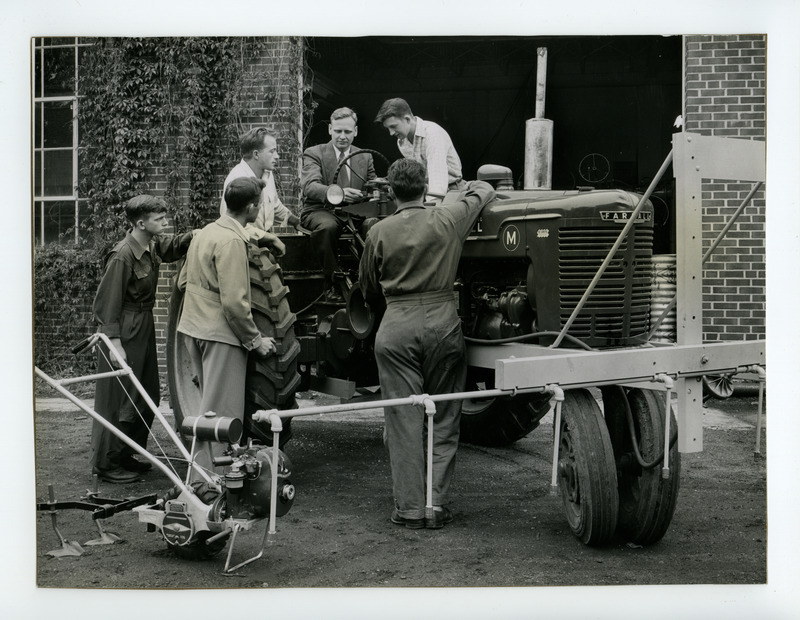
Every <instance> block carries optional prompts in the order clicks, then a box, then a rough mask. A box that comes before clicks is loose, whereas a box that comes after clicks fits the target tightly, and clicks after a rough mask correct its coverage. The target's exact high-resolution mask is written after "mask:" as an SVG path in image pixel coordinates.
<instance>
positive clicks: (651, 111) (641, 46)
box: [305, 36, 681, 251]
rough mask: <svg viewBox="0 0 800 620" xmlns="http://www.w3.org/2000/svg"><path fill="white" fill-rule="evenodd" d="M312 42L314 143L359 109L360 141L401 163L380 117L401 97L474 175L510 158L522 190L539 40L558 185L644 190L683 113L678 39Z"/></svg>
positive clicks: (663, 190)
mask: <svg viewBox="0 0 800 620" xmlns="http://www.w3.org/2000/svg"><path fill="white" fill-rule="evenodd" d="M308 45H309V54H308V62H309V74H308V76H307V79H308V80H311V81H312V85H313V89H312V97H313V101H314V102H315V103H316V105H317V108H316V110H315V112H314V118H313V123H312V124H311V126H310V127H307V128H306V131H305V136H306V145H311V144H316V143H319V142H325V141H327V140H328V139H329V136H328V133H327V124H328V118H329V116H330V113H331V111H333V110H334V109H335V108H337V107H340V106H349V107H352V108H353V109H355V110H356V112H357V113H358V115H359V134H358V138H357V139H356V145H358V146H360V147H361V148H371V149H375V150H378V151H380V152H382V153H384V154H385V155H386V156H387V157H388V158H389V160H390V161H393V160H394V159H396V158H397V157H398V156H399V153H398V150H397V147H396V145H395V143H394V140H393V139H392V138H390V137H389V135H388V133H387V132H386V130H385V129H383V127H381V126H380V125H377V124H376V123H374V122H373V119H374V118H375V114H376V113H377V110H378V108H379V107H380V104H381V103H382V102H383V101H384V100H385V99H387V98H389V97H403V98H404V99H406V100H407V101H408V102H409V104H410V105H411V108H412V109H413V111H414V113H415V114H416V115H418V116H420V117H422V118H424V119H426V120H431V121H434V122H437V123H439V124H440V125H442V126H443V127H444V128H445V129H446V130H447V131H448V132H449V133H450V136H451V138H452V139H453V143H454V144H455V147H456V150H457V151H458V153H459V156H460V157H461V161H462V165H463V173H464V178H465V179H467V180H469V179H474V178H475V175H476V171H477V169H478V167H479V166H480V165H482V164H485V163H494V164H502V165H505V166H508V167H509V168H511V170H512V172H513V175H514V179H515V183H516V184H517V186H518V187H521V183H522V178H523V173H524V170H523V164H524V154H525V121H526V120H527V119H529V118H532V117H534V112H535V98H536V60H537V48H540V47H545V48H547V85H546V105H545V114H544V116H545V118H548V119H551V120H552V121H553V124H554V146H553V188H554V189H572V188H575V187H576V186H579V185H593V186H595V187H619V188H625V189H633V190H639V191H644V189H646V187H647V185H648V183H649V182H650V180H651V179H652V177H653V175H655V173H656V172H657V170H658V168H659V166H660V165H661V163H662V161H663V160H664V157H666V155H667V153H668V152H669V149H670V147H671V144H670V140H671V134H672V131H673V122H674V120H675V118H676V117H677V116H678V115H679V114H680V113H681V37H680V36H671V37H664V36H604V37H602V36H593V37H457V36H453V37H441V36H439V37H354V38H344V37H343V38H336V37H317V38H309V39H308ZM597 156H600V157H602V158H603V160H601V161H607V162H608V166H607V168H608V174H607V176H605V178H601V179H598V178H591V175H587V174H586V168H585V166H586V163H587V161H588V159H587V158H596V157H597ZM582 161H583V162H584V168H583V172H584V175H583V176H582V175H581V170H582V169H581V162H582ZM602 168H605V166H602ZM380 172H381V171H380V170H379V173H380ZM587 176H589V177H590V178H588V179H587V178H586V177H587ZM669 185H670V183H669V179H668V180H666V181H665V182H663V183H662V186H661V187H660V188H659V193H657V194H656V198H655V200H654V202H657V201H658V200H660V197H661V198H664V200H665V202H667V203H668V202H669V194H670V192H669ZM659 204H660V203H659ZM656 206H657V209H658V207H659V205H658V204H657V205H656ZM662 211H663V213H662V215H661V216H659V213H658V210H657V214H656V215H657V217H656V220H657V222H656V223H657V224H658V223H659V220H664V221H666V219H668V209H667V205H666V204H664V205H662ZM657 236H658V235H657ZM662 251H663V250H662Z"/></svg>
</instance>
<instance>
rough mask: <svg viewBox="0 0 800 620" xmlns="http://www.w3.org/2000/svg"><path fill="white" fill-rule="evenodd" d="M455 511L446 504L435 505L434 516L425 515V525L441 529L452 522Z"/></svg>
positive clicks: (431, 528) (433, 528) (429, 527)
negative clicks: (446, 506) (451, 510)
mask: <svg viewBox="0 0 800 620" xmlns="http://www.w3.org/2000/svg"><path fill="white" fill-rule="evenodd" d="M452 521H453V513H452V512H450V509H449V508H445V507H444V506H434V507H433V516H432V517H425V527H426V528H428V529H429V530H439V529H441V528H443V527H444V526H445V525H447V524H448V523H452Z"/></svg>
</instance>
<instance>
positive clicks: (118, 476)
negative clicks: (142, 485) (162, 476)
mask: <svg viewBox="0 0 800 620" xmlns="http://www.w3.org/2000/svg"><path fill="white" fill-rule="evenodd" d="M92 473H93V474H96V475H97V477H98V478H100V480H102V481H103V482H110V483H111V484H127V483H128V482H135V481H136V480H138V479H139V474H137V473H136V472H133V471H127V470H125V469H122V467H117V468H116V469H93V470H92Z"/></svg>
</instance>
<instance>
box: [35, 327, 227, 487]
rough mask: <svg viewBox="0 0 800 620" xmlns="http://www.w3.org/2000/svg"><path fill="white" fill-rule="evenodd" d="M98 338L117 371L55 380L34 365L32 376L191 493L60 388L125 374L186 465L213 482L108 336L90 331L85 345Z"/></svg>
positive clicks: (93, 342) (158, 462) (104, 421)
mask: <svg viewBox="0 0 800 620" xmlns="http://www.w3.org/2000/svg"><path fill="white" fill-rule="evenodd" d="M99 340H102V341H103V343H105V345H106V346H107V347H108V349H109V351H111V353H113V354H114V356H115V357H116V358H117V359H118V360H120V365H121V366H122V367H121V368H120V369H119V370H114V371H110V372H107V373H97V374H93V375H86V376H83V377H73V378H70V379H62V380H58V379H53V378H52V377H50V376H48V375H47V374H45V373H44V372H43V371H42V370H40V369H39V368H38V367H34V371H35V373H36V375H37V376H38V377H40V378H41V379H43V380H44V381H45V382H47V383H48V384H49V385H50V386H51V387H52V388H54V389H55V390H57V391H58V392H59V393H60V394H61V395H62V396H64V397H65V398H67V399H68V400H69V401H70V402H72V403H73V404H74V405H76V406H77V407H79V408H80V409H82V410H83V411H84V412H86V413H87V414H88V415H90V416H91V417H92V418H93V419H94V420H96V421H97V422H98V423H100V424H101V425H103V427H105V428H106V429H107V430H108V431H110V432H111V433H113V434H114V435H116V436H117V437H118V438H119V439H120V440H122V441H123V442H124V443H125V444H126V445H127V446H129V447H131V448H133V449H134V450H136V452H137V453H138V454H140V455H142V456H143V457H144V458H146V459H147V460H148V461H150V462H151V463H152V464H154V465H155V466H156V467H158V468H159V469H160V470H161V471H162V472H163V473H164V474H165V475H166V476H167V477H168V478H169V479H170V480H171V481H172V482H173V483H175V484H176V485H177V486H178V487H179V488H181V489H182V490H184V491H187V492H189V493H191V490H190V489H189V488H188V487H187V486H186V485H185V484H184V483H183V481H182V480H181V479H180V478H179V477H178V476H177V475H175V473H174V472H173V471H172V470H171V469H169V468H168V467H167V466H166V465H164V463H162V462H161V460H159V459H157V458H156V457H155V456H153V455H152V454H150V452H148V451H147V450H145V449H144V448H142V447H141V446H140V445H139V444H137V443H136V442H135V441H133V440H132V439H131V438H130V437H128V436H127V435H126V434H125V433H123V432H122V431H121V430H119V429H118V428H117V427H116V426H114V425H113V424H111V422H109V421H108V420H106V419H105V418H104V417H103V416H101V415H100V414H99V413H97V412H96V411H94V410H93V409H92V408H91V407H89V406H88V405H87V404H86V403H84V402H83V401H82V400H80V399H79V398H78V397H76V396H75V395H74V394H72V392H70V391H69V390H67V389H66V388H65V387H64V385H72V384H76V383H86V382H89V381H96V380H97V379H104V378H109V377H128V378H129V379H130V381H131V383H132V384H133V386H134V388H136V391H137V392H139V395H140V396H141V397H142V398H143V399H144V401H145V402H146V403H147V406H148V407H149V408H150V411H152V413H153V415H154V416H155V417H156V418H157V419H158V421H159V422H160V423H161V425H162V426H163V427H164V430H165V431H166V432H167V435H168V436H169V438H170V439H171V440H172V442H173V443H174V444H175V446H176V447H177V448H178V450H179V451H180V453H181V454H182V455H183V457H184V458H185V459H186V460H187V462H188V463H189V465H190V468H194V470H195V471H197V472H198V473H199V474H200V475H201V476H202V477H203V479H204V480H205V481H206V482H208V483H210V484H213V481H212V480H211V478H210V477H209V475H208V474H207V473H206V471H205V470H203V468H202V467H200V466H199V465H197V464H196V463H195V462H194V459H193V458H192V455H191V454H189V452H188V451H187V450H186V447H185V446H184V445H183V442H182V441H181V440H180V438H179V437H178V435H177V433H175V431H174V430H172V427H171V426H170V424H169V422H167V420H166V418H165V417H164V415H163V414H162V413H161V411H160V410H159V408H158V407H157V406H156V404H155V403H154V402H153V399H152V398H150V395H149V394H148V393H147V391H146V390H145V389H144V387H143V386H142V384H141V383H140V382H139V379H138V378H137V377H136V375H135V374H134V372H133V370H131V367H130V366H128V364H127V362H125V361H122V360H121V358H120V355H119V351H118V350H117V348H116V347H115V346H114V345H113V344H112V343H111V340H110V339H109V338H108V336H106V335H105V334H103V333H100V332H98V333H96V334H93V335H92V336H91V337H90V338H89V343H88V345H87V346H88V347H92V346H95V345H96V344H97V342H98V341H99Z"/></svg>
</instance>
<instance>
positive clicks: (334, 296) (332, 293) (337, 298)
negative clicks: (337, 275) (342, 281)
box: [325, 286, 344, 304]
mask: <svg viewBox="0 0 800 620" xmlns="http://www.w3.org/2000/svg"><path fill="white" fill-rule="evenodd" d="M325 301H327V302H329V303H332V304H343V303H344V297H342V294H341V293H340V292H339V290H338V289H337V288H336V287H335V286H331V287H330V288H329V289H328V290H327V291H325Z"/></svg>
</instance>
